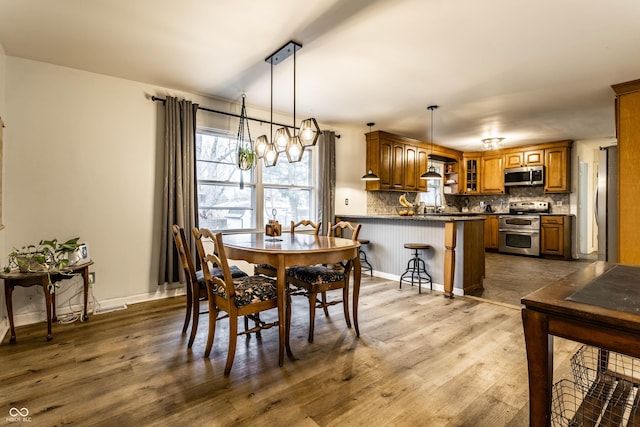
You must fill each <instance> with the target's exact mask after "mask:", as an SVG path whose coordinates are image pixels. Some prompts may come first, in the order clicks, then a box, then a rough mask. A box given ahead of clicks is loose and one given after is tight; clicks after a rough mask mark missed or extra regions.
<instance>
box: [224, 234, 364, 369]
mask: <svg viewBox="0 0 640 427" xmlns="http://www.w3.org/2000/svg"><path fill="white" fill-rule="evenodd" d="M222 241H223V243H224V247H225V252H226V255H227V258H230V259H236V260H244V261H247V262H249V263H252V264H270V265H272V266H274V267H276V268H277V271H278V273H277V278H276V280H277V292H278V324H279V347H278V348H279V351H278V362H279V364H280V366H282V365H283V363H284V353H285V348H286V351H287V354H288V356H289V357H290V358H293V355H292V354H291V350H290V347H289V337H288V336H286V335H287V334H286V327H285V325H286V320H287V319H286V306H285V301H286V289H287V282H286V269H287V267H291V266H294V265H303V266H304V265H315V264H335V263H338V262H341V261H344V260H351V261H352V262H353V271H354V280H353V296H352V301H353V302H352V304H351V306H352V310H353V323H354V327H355V332H356V335H357V336H360V330H359V328H358V298H359V296H360V277H361V271H360V258H359V255H358V249H359V247H360V243H358V242H357V241H353V240H351V239H345V238H341V237H327V236H316V235H313V234H305V233H285V234H283V235H281V236H268V235H266V234H264V233H242V234H226V235H224V236H223V239H222Z"/></svg>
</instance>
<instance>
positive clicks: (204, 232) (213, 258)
mask: <svg viewBox="0 0 640 427" xmlns="http://www.w3.org/2000/svg"><path fill="white" fill-rule="evenodd" d="M192 232H193V236H194V237H195V238H196V248H198V254H199V255H200V264H201V265H202V273H203V274H204V280H205V283H207V284H209V283H214V284H217V285H219V286H222V287H223V288H225V289H226V291H227V297H229V295H235V289H234V285H233V278H232V276H231V270H230V269H229V263H228V261H227V256H226V254H225V252H224V245H223V243H222V233H216V234H214V233H212V232H211V230H208V229H206V228H201V229H197V228H196V227H193V229H192ZM203 239H207V240H210V241H211V242H212V243H213V252H207V251H206V250H205V248H204V244H203V243H202V240H203ZM210 265H211V266H212V267H218V268H220V269H221V270H222V275H223V277H222V278H220V277H216V276H213V275H212V274H211V270H210V269H209V266H210Z"/></svg>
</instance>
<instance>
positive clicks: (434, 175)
mask: <svg viewBox="0 0 640 427" xmlns="http://www.w3.org/2000/svg"><path fill="white" fill-rule="evenodd" d="M436 108H438V106H437V105H429V106H428V107H427V110H429V111H431V154H429V158H430V157H431V155H432V154H433V110H435V109H436ZM420 179H442V175H440V174H439V173H438V172H436V168H435V167H434V166H433V165H431V166H429V168H428V169H427V171H426V172H425V173H423V174H422V175H420Z"/></svg>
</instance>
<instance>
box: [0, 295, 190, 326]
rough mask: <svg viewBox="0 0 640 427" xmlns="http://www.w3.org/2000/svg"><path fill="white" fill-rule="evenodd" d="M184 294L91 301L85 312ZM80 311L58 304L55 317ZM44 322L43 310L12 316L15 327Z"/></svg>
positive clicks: (67, 305) (5, 322) (133, 296)
mask: <svg viewBox="0 0 640 427" xmlns="http://www.w3.org/2000/svg"><path fill="white" fill-rule="evenodd" d="M184 294H185V288H184V286H180V287H177V288H172V289H162V290H159V291H157V292H149V293H146V294H139V295H132V296H128V297H123V298H111V299H106V300H102V301H98V302H99V304H96V305H95V307H94V303H93V301H91V300H89V301H88V302H87V312H88V313H89V315H91V314H92V313H93V310H94V309H99V308H102V309H103V310H102V312H103V313H104V312H106V310H105V309H106V308H109V307H122V306H124V307H126V306H127V305H129V304H135V303H138V302H145V301H153V300H159V299H164V298H171V297H177V296H181V295H184ZM43 300H44V298H43ZM82 310H83V306H82V304H73V305H71V307H69V304H67V303H64V302H63V303H61V302H58V304H57V307H56V315H57V316H58V317H61V316H64V315H65V314H69V313H78V312H82ZM99 311H100V310H99ZM46 320H47V313H46V312H45V311H44V308H43V309H42V310H41V311H35V312H30V313H20V314H14V316H13V322H14V324H15V326H23V325H31V324H34V323H40V322H45V321H46ZM8 330H9V321H8V319H6V318H5V319H3V320H2V322H1V323H0V332H1V331H4V334H6V333H7V331H8ZM0 336H4V335H0Z"/></svg>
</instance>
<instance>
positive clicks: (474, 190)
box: [462, 153, 481, 194]
mask: <svg viewBox="0 0 640 427" xmlns="http://www.w3.org/2000/svg"><path fill="white" fill-rule="evenodd" d="M480 159H481V156H480V154H471V153H470V154H468V155H467V154H466V153H465V156H464V157H463V158H462V164H463V165H464V171H463V173H464V187H463V188H464V194H479V193H480V186H479V179H480V174H479V173H480V172H479V169H480Z"/></svg>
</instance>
